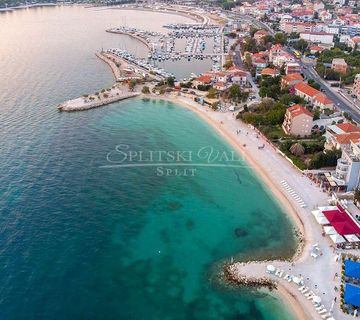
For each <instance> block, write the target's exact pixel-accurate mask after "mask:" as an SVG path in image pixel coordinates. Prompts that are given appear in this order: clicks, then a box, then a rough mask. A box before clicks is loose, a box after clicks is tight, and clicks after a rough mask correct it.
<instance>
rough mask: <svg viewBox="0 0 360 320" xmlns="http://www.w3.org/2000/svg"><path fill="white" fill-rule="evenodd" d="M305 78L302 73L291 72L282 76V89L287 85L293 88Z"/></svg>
mask: <svg viewBox="0 0 360 320" xmlns="http://www.w3.org/2000/svg"><path fill="white" fill-rule="evenodd" d="M303 80H304V78H303V76H302V75H301V74H300V73H291V74H288V75H286V76H282V78H281V89H284V88H286V87H288V88H292V87H293V86H295V85H296V84H297V83H299V82H303Z"/></svg>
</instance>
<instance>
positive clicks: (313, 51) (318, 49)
mask: <svg viewBox="0 0 360 320" xmlns="http://www.w3.org/2000/svg"><path fill="white" fill-rule="evenodd" d="M309 50H310V53H311V54H316V53H321V52H322V51H323V50H324V48H322V47H320V46H318V45H316V44H314V45H312V46H310V48H309Z"/></svg>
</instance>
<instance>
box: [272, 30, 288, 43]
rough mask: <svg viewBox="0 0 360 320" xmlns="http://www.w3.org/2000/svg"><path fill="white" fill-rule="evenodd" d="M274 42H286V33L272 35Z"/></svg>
mask: <svg viewBox="0 0 360 320" xmlns="http://www.w3.org/2000/svg"><path fill="white" fill-rule="evenodd" d="M274 43H280V44H282V45H284V44H286V43H287V35H286V33H276V34H275V36H274Z"/></svg>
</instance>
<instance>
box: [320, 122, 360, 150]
mask: <svg viewBox="0 0 360 320" xmlns="http://www.w3.org/2000/svg"><path fill="white" fill-rule="evenodd" d="M325 137H326V142H325V146H324V147H325V149H328V150H332V149H334V148H335V149H338V150H340V149H341V150H342V149H343V148H344V147H348V146H350V142H351V141H352V140H354V141H356V140H358V139H360V128H358V127H357V126H355V125H354V124H352V123H350V122H347V123H338V124H334V125H331V126H327V127H326V133H325Z"/></svg>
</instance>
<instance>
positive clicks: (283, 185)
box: [280, 180, 306, 208]
mask: <svg viewBox="0 0 360 320" xmlns="http://www.w3.org/2000/svg"><path fill="white" fill-rule="evenodd" d="M280 183H281V185H282V187H283V188H284V189H285V190H286V191H287V192H288V193H289V194H290V195H291V196H292V197H293V198H294V199H295V201H296V202H297V203H298V204H299V205H300V207H301V208H306V204H305V202H304V200H303V199H301V198H300V197H299V195H298V194H297V193H296V192H295V191H294V189H293V188H291V187H290V186H289V184H288V183H287V182H286V181H285V180H282V181H280Z"/></svg>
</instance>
